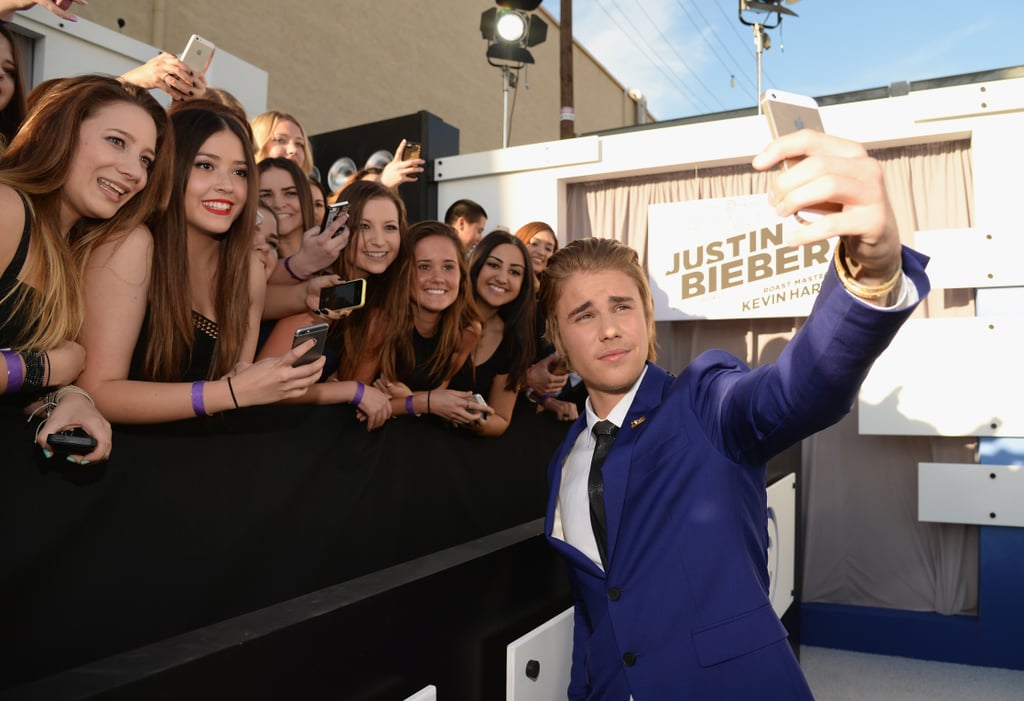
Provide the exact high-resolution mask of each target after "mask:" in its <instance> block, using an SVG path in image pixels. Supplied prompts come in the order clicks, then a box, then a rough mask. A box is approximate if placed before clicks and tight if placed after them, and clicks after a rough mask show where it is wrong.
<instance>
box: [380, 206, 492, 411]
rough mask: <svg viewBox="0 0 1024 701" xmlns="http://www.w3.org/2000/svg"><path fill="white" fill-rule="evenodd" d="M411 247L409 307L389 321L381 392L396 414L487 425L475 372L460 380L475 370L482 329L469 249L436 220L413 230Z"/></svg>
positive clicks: (406, 273)
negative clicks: (474, 381)
mask: <svg viewBox="0 0 1024 701" xmlns="http://www.w3.org/2000/svg"><path fill="white" fill-rule="evenodd" d="M409 248H410V256H409V259H408V260H407V262H406V265H405V271H404V275H403V277H404V278H405V279H404V283H405V287H406V289H407V290H408V295H409V296H408V302H407V304H406V306H405V309H404V310H403V311H402V312H401V313H398V314H395V315H394V316H393V317H391V318H389V319H388V328H387V330H386V332H385V334H384V337H385V338H387V339H388V340H389V342H388V343H386V344H385V345H384V348H383V353H382V357H381V370H380V375H381V378H380V380H378V388H381V389H383V390H385V391H387V392H389V393H390V394H391V395H392V398H391V409H392V412H393V413H395V414H410V415H421V414H434V415H435V416H439V417H441V418H442V419H444V420H445V421H447V422H448V423H451V424H454V425H456V426H465V425H467V424H474V423H477V422H479V421H482V420H483V413H484V412H483V411H481V410H480V405H479V404H477V403H476V402H475V401H474V399H473V391H472V379H471V373H472V371H471V370H470V374H469V376H467V375H466V373H461V374H460V371H461V370H463V368H464V367H465V366H466V364H467V363H470V364H471V360H470V356H471V354H472V352H473V349H474V348H475V347H476V344H477V342H478V341H479V340H480V334H481V331H482V328H483V324H482V323H481V319H480V313H479V312H478V311H477V308H476V305H475V303H474V301H473V293H472V291H471V283H470V279H469V268H468V267H467V265H466V252H465V249H464V248H463V246H462V242H461V241H460V240H459V236H458V234H457V233H456V232H455V229H453V228H452V227H450V226H448V225H447V224H445V223H443V222H439V221H422V222H418V223H417V224H414V225H413V226H412V227H411V228H410V229H409ZM457 375H458V376H459V377H460V378H461V379H460V381H459V382H457V383H456V382H453V379H454V378H456V376H457ZM484 409H490V408H489V407H484ZM490 411H493V409H490Z"/></svg>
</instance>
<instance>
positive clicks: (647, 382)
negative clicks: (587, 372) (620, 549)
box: [601, 362, 671, 563]
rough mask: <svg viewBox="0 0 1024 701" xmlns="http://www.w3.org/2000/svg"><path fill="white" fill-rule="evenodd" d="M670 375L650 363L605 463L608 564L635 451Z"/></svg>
mask: <svg viewBox="0 0 1024 701" xmlns="http://www.w3.org/2000/svg"><path fill="white" fill-rule="evenodd" d="M670 379H671V378H670V376H669V374H668V373H667V372H665V371H664V370H662V369H661V368H660V367H658V366H657V365H655V364H653V363H651V362H648V363H647V374H646V375H644V379H643V382H641V383H640V388H639V389H638V390H637V393H636V396H635V397H633V404H632V405H631V406H630V407H629V411H628V412H627V413H626V419H625V421H623V422H622V426H621V427H620V428H619V433H618V435H617V436H616V438H615V443H614V444H612V449H611V452H609V453H608V459H607V460H606V461H605V463H604V468H603V469H602V470H601V475H602V477H603V478H604V508H605V518H606V522H607V524H608V562H609V563H610V562H611V561H612V555H613V554H614V552H615V543H616V541H617V540H618V533H619V525H620V524H621V523H622V507H623V505H624V504H625V502H626V487H627V485H628V482H629V467H630V463H631V456H632V454H633V447H634V446H635V445H636V443H637V441H638V440H639V439H640V437H641V436H642V435H643V433H644V431H645V429H646V428H647V427H648V425H649V419H650V417H649V416H648V415H649V414H650V413H651V412H653V411H654V410H655V409H657V407H658V405H659V404H661V400H662V397H663V396H664V392H665V387H666V384H667V383H668V382H669V380H670Z"/></svg>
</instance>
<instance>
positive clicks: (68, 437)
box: [46, 428, 96, 455]
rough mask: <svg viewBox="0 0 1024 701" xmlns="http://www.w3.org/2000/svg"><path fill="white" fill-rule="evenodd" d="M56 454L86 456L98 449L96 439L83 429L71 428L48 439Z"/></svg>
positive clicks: (51, 435)
mask: <svg viewBox="0 0 1024 701" xmlns="http://www.w3.org/2000/svg"><path fill="white" fill-rule="evenodd" d="M46 442H47V443H48V444H49V445H50V447H51V448H53V452H54V453H59V454H62V455H71V454H74V455H85V454H86V453H91V452H92V451H93V450H94V449H95V448H96V439H95V438H93V437H92V436H90V435H89V434H88V433H86V432H85V431H84V430H83V429H81V428H70V429H66V430H64V431H58V432H57V433H51V434H50V435H49V436H47V437H46Z"/></svg>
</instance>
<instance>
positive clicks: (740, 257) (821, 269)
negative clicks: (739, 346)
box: [647, 195, 838, 321]
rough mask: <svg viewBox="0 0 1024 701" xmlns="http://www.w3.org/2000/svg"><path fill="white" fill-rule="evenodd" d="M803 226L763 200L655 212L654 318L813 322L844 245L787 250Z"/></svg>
mask: <svg viewBox="0 0 1024 701" xmlns="http://www.w3.org/2000/svg"><path fill="white" fill-rule="evenodd" d="M801 226H803V225H802V224H800V223H799V222H797V221H796V220H795V219H794V218H793V217H786V218H779V216H778V215H777V214H776V213H775V209H774V208H773V207H771V206H770V205H769V204H768V200H767V197H766V196H765V195H747V196H743V197H727V198H721V199H713V200H692V201H688V202H671V203H668V204H656V205H651V206H650V207H649V208H648V233H647V266H648V274H649V275H650V281H651V292H652V294H653V295H654V318H655V319H656V320H657V321H677V320H687V319H755V318H766V317H789V316H807V315H808V314H810V311H811V305H812V304H813V303H814V298H815V296H816V295H817V294H818V290H819V289H820V288H821V281H822V280H823V279H824V277H825V271H826V270H827V266H828V265H829V264H830V262H831V260H832V252H833V249H834V248H835V245H836V242H837V241H838V239H832V240H829V241H818V242H815V243H811V244H808V245H806V246H790V245H787V244H786V243H785V242H786V241H787V240H788V239H789V238H790V236H791V235H792V233H791V232H793V231H796V230H798V229H799V227H801Z"/></svg>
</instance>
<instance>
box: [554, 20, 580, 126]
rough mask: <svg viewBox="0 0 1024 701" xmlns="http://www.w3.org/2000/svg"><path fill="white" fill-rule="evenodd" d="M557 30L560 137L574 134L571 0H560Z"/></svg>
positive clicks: (574, 110)
mask: <svg viewBox="0 0 1024 701" xmlns="http://www.w3.org/2000/svg"><path fill="white" fill-rule="evenodd" d="M560 18H561V19H560V22H559V24H560V31H559V33H558V34H559V37H558V38H559V42H558V48H559V68H560V74H561V77H562V109H561V112H560V114H559V124H560V125H561V138H563V139H571V138H573V137H574V136H576V109H575V103H574V101H573V90H572V0H562V10H561V15H560Z"/></svg>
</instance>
